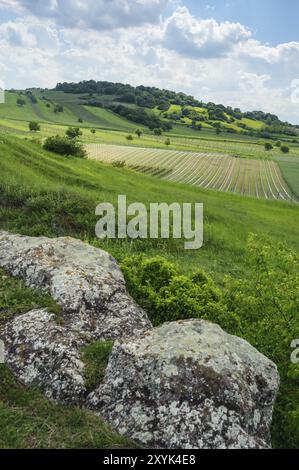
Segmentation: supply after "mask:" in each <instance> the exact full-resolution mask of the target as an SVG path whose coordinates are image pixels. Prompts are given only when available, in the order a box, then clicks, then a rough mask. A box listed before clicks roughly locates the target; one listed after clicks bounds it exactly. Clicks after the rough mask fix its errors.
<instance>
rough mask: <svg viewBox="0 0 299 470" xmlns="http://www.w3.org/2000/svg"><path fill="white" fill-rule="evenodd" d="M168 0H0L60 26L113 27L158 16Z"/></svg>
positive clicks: (147, 21) (157, 17)
mask: <svg viewBox="0 0 299 470" xmlns="http://www.w3.org/2000/svg"><path fill="white" fill-rule="evenodd" d="M169 3H170V1H169V0H96V1H95V0H0V6H1V4H3V6H9V5H11V6H13V5H14V6H16V7H17V8H18V9H20V8H21V9H23V10H24V11H26V12H29V13H30V14H32V15H35V16H37V17H39V18H48V19H52V20H54V21H56V22H57V24H59V25H60V26H64V27H70V28H75V27H81V28H87V29H96V30H99V29H114V28H119V27H130V26H136V25H141V24H146V23H155V22H157V21H158V20H159V17H160V15H161V14H162V13H163V11H164V9H165V8H166V6H167V5H168V4H169Z"/></svg>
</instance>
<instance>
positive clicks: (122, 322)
mask: <svg viewBox="0 0 299 470" xmlns="http://www.w3.org/2000/svg"><path fill="white" fill-rule="evenodd" d="M0 266H1V267H3V268H5V269H6V270H7V271H8V272H9V273H11V274H12V275H13V276H17V277H20V278H22V279H23V280H24V281H25V283H26V285H27V286H29V287H34V288H37V289H41V290H43V291H46V292H48V293H49V294H51V295H52V297H53V298H54V299H55V300H56V301H57V303H58V304H59V305H60V306H61V307H62V311H63V313H62V315H63V319H64V322H65V326H66V327H69V328H70V329H71V330H72V331H77V332H78V333H80V334H84V335H85V337H86V339H88V340H89V341H91V340H98V339H116V338H120V337H123V336H128V335H131V334H135V333H138V332H142V331H146V330H148V329H149V328H151V324H150V321H149V320H148V318H147V315H146V314H145V312H144V311H143V310H142V309H141V308H140V307H139V306H138V305H137V304H136V303H135V302H134V301H133V299H132V298H131V297H130V296H129V295H128V293H127V291H126V288H125V282H124V278H123V275H122V273H121V271H120V269H119V267H118V266H117V264H116V261H115V260H114V259H113V258H112V257H111V256H110V255H109V254H108V253H106V252H105V251H103V250H101V249H99V248H95V247H92V246H90V245H88V244H86V243H83V242H82V241H80V240H76V239H74V238H69V237H65V238H46V237H25V236H20V235H12V234H10V233H7V232H0Z"/></svg>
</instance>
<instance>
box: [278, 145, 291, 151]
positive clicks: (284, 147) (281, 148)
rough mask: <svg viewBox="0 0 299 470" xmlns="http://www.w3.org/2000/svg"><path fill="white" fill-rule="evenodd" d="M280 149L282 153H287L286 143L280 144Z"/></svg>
mask: <svg viewBox="0 0 299 470" xmlns="http://www.w3.org/2000/svg"><path fill="white" fill-rule="evenodd" d="M280 150H281V151H282V153H289V151H290V149H289V147H288V146H287V145H282V146H281V147H280Z"/></svg>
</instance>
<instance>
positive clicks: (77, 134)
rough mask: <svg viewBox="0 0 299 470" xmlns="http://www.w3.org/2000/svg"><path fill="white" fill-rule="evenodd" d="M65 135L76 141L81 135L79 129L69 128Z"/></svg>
mask: <svg viewBox="0 0 299 470" xmlns="http://www.w3.org/2000/svg"><path fill="white" fill-rule="evenodd" d="M65 134H66V136H67V137H69V138H70V139H76V138H77V137H80V136H81V135H82V131H81V130H80V127H69V128H68V129H67V131H66V133H65Z"/></svg>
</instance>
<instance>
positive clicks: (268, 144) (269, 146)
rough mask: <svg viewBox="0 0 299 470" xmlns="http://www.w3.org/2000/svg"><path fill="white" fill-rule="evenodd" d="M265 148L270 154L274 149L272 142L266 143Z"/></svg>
mask: <svg viewBox="0 0 299 470" xmlns="http://www.w3.org/2000/svg"><path fill="white" fill-rule="evenodd" d="M264 147H265V150H266V152H269V151H270V150H272V149H273V145H272V144H270V142H266V143H265V145H264Z"/></svg>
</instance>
